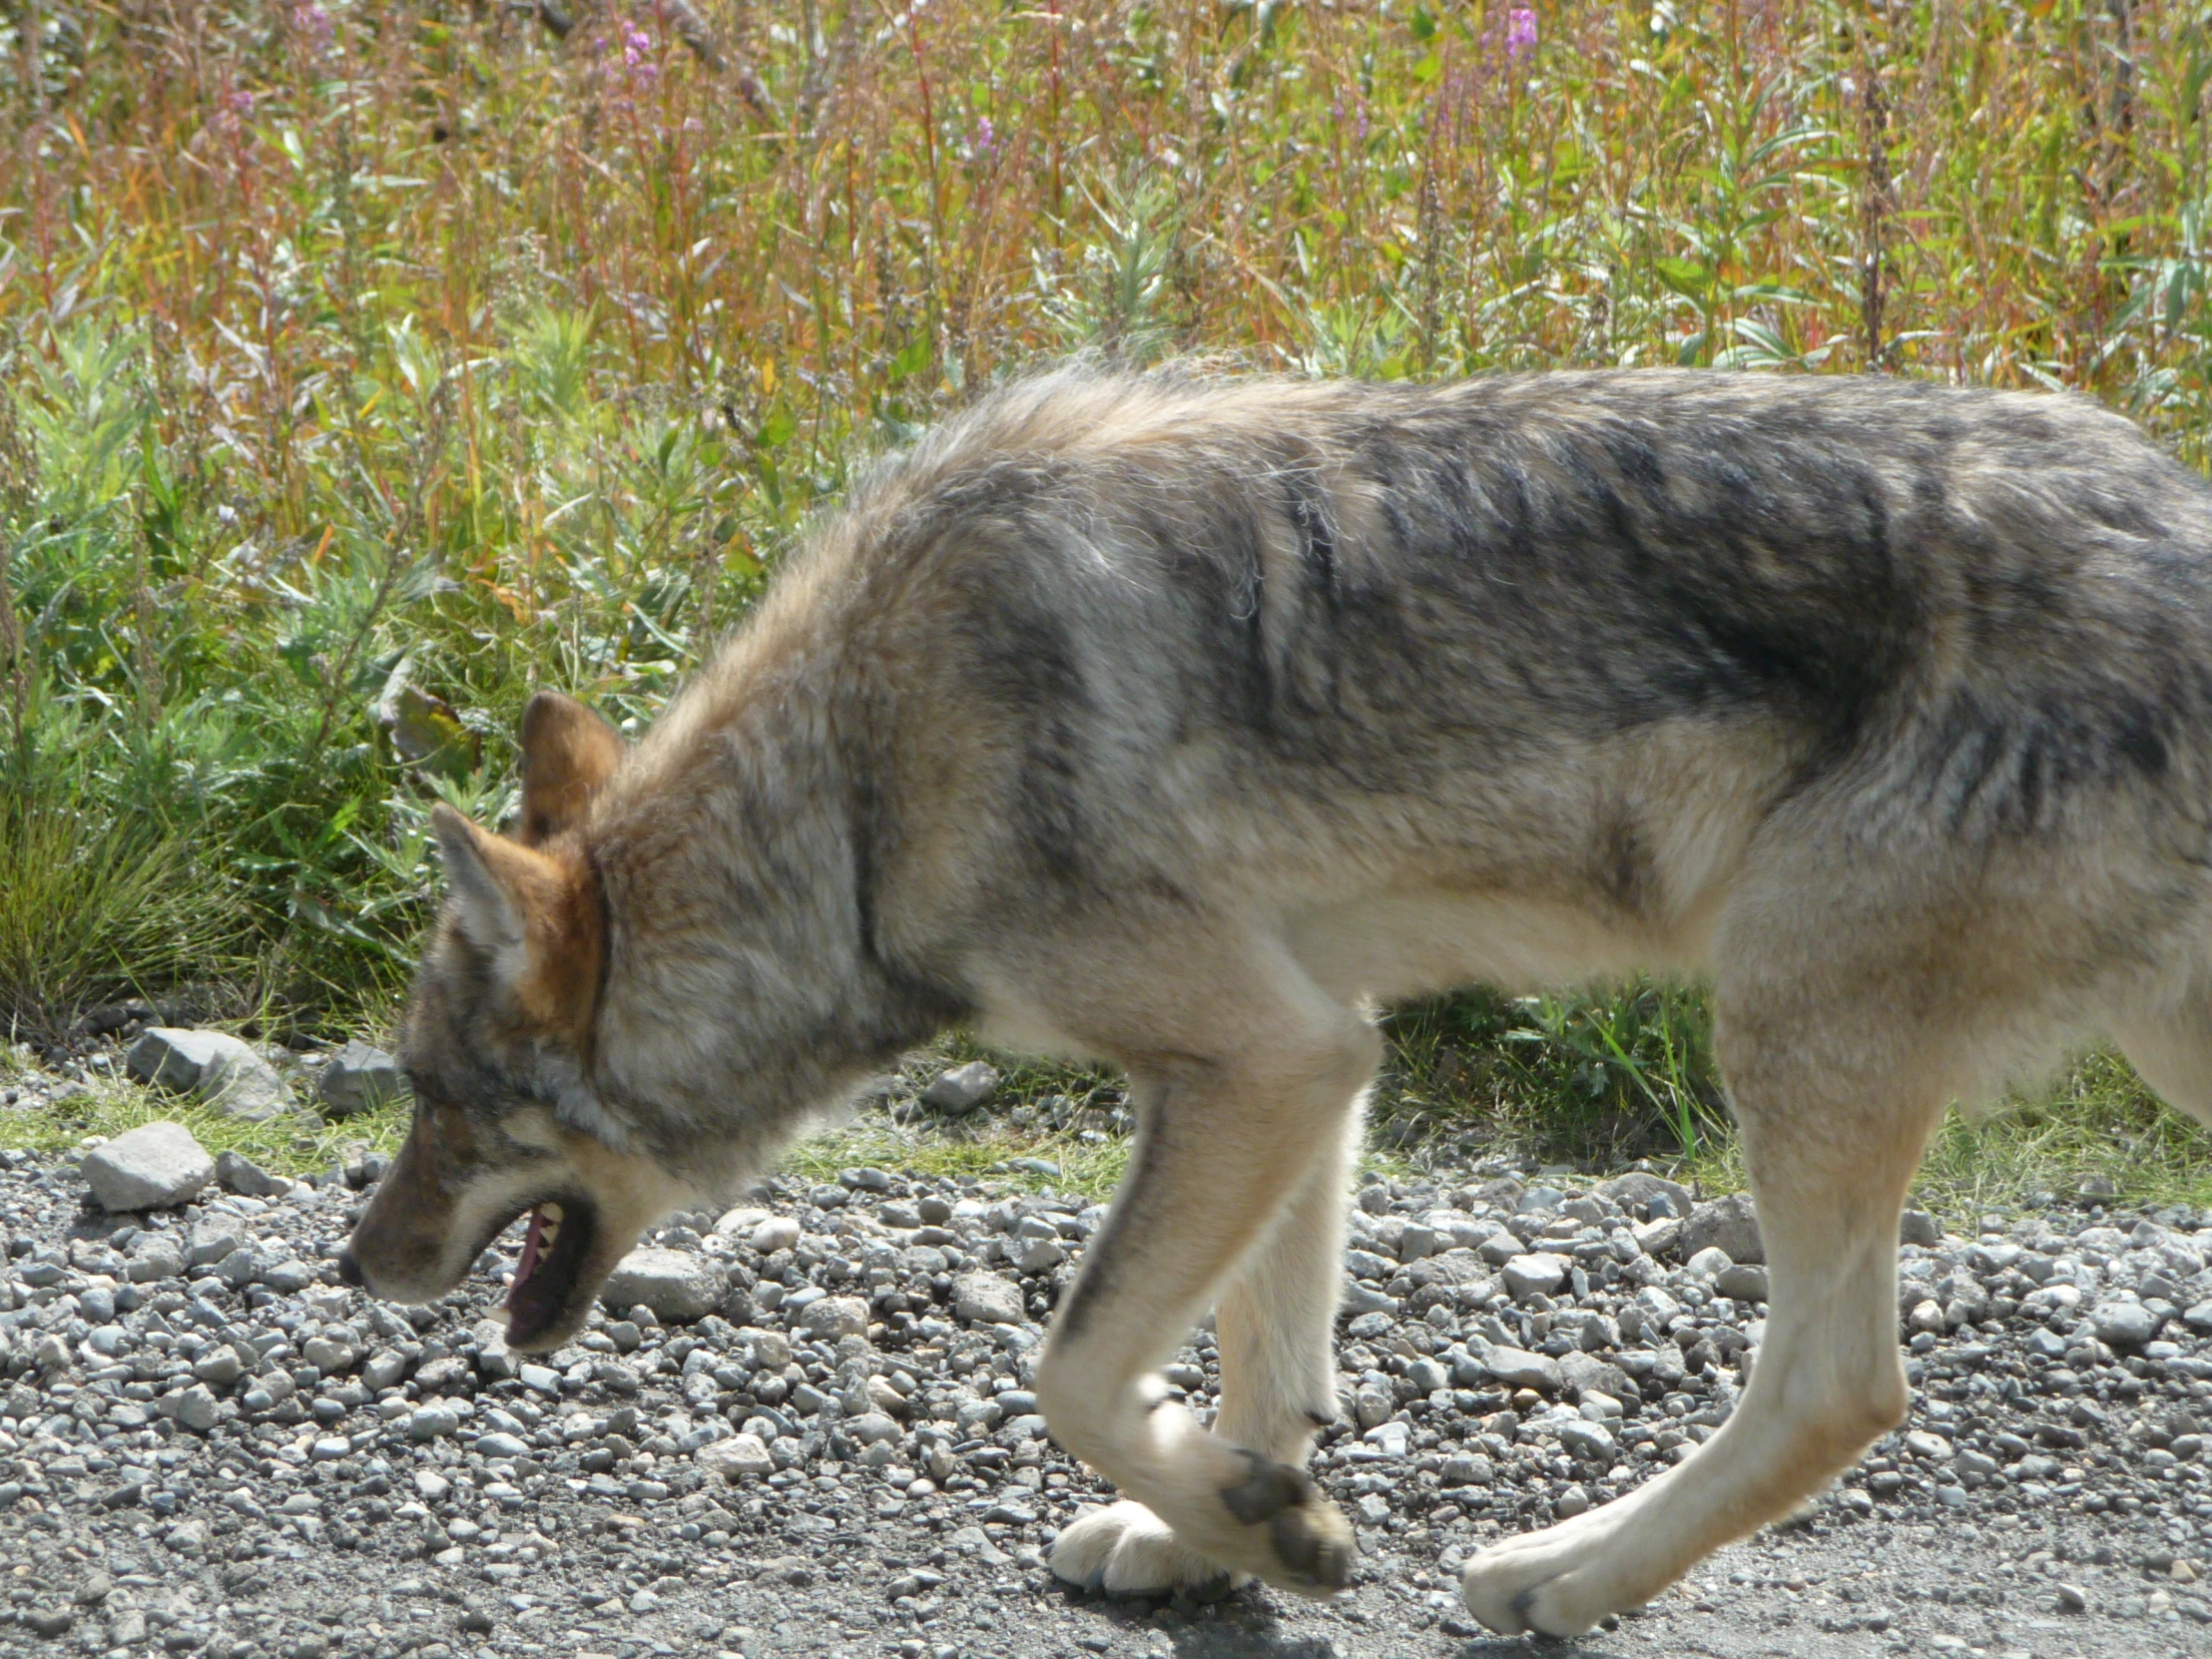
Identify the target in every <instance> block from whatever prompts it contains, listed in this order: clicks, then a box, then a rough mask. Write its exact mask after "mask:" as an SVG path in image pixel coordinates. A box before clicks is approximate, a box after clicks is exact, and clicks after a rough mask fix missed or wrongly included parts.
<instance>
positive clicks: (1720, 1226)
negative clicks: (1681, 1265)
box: [1682, 1193, 1767, 1264]
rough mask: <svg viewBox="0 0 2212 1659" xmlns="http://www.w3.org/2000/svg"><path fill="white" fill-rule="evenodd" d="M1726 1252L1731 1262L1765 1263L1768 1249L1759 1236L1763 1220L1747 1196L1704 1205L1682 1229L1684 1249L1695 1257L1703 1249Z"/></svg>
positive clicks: (1731, 1196) (1685, 1252) (1738, 1194)
mask: <svg viewBox="0 0 2212 1659" xmlns="http://www.w3.org/2000/svg"><path fill="white" fill-rule="evenodd" d="M1712 1249H1718V1250H1725V1251H1727V1252H1728V1259H1729V1260H1730V1261H1731V1262H1754V1263H1760V1264H1764V1263H1765V1261H1766V1260H1767V1247H1766V1245H1765V1243H1764V1242H1763V1241H1762V1240H1761V1239H1760V1236H1759V1217H1758V1215H1757V1213H1756V1212H1755V1211H1754V1210H1753V1209H1752V1204H1751V1199H1750V1197H1749V1196H1748V1195H1747V1194H1744V1193H1734V1194H1731V1195H1730V1196H1729V1197H1727V1198H1721V1199H1715V1200H1714V1201H1713V1202H1712V1203H1710V1204H1700V1205H1699V1206H1697V1208H1696V1209H1694V1210H1692V1211H1691V1212H1690V1219H1689V1220H1688V1221H1687V1222H1685V1223H1684V1224H1683V1227H1682V1250H1683V1253H1684V1254H1685V1255H1689V1256H1695V1255H1696V1254H1697V1253H1698V1252H1699V1251H1701V1250H1712Z"/></svg>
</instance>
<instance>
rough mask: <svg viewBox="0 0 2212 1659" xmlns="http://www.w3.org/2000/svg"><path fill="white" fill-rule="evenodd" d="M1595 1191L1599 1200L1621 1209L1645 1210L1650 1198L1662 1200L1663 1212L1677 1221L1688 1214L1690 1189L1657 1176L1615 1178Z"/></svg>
mask: <svg viewBox="0 0 2212 1659" xmlns="http://www.w3.org/2000/svg"><path fill="white" fill-rule="evenodd" d="M1595 1191H1596V1192H1597V1193H1598V1195H1599V1196H1600V1197H1602V1198H1609V1199H1611V1200H1612V1201H1613V1202H1614V1203H1615V1204H1618V1205H1620V1206H1621V1207H1622V1208H1624V1209H1633V1208H1636V1207H1637V1206H1643V1207H1645V1208H1646V1209H1648V1208H1649V1206H1650V1204H1651V1201H1652V1200H1653V1199H1654V1198H1658V1197H1664V1198H1665V1199H1666V1201H1667V1209H1668V1210H1669V1211H1670V1212H1671V1213H1672V1214H1673V1215H1674V1216H1676V1217H1677V1218H1679V1217H1682V1216H1686V1215H1688V1214H1689V1213H1690V1209H1691V1200H1690V1189H1689V1188H1687V1187H1685V1186H1683V1185H1681V1184H1680V1183H1679V1182H1674V1181H1668V1180H1666V1179H1664V1178H1662V1177H1660V1176H1656V1175H1647V1174H1645V1173H1644V1172H1643V1171H1642V1170H1634V1171H1631V1172H1630V1173H1629V1174H1627V1175H1616V1176H1615V1177H1614V1178H1613V1179H1612V1180H1610V1181H1600V1182H1599V1183H1598V1184H1597V1187H1596V1188H1595Z"/></svg>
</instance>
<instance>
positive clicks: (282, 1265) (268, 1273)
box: [261, 1260, 314, 1296]
mask: <svg viewBox="0 0 2212 1659" xmlns="http://www.w3.org/2000/svg"><path fill="white" fill-rule="evenodd" d="M261 1282H262V1283H263V1284H264V1285H267V1286H268V1287H269V1288H270V1289H271V1290H273V1291H275V1292H276V1293H277V1295H278V1296H296V1295H298V1294H299V1293H300V1292H301V1291H303V1290H305V1289H306V1288H307V1287H308V1286H309V1285H312V1284H313V1283H314V1269H312V1268H310V1267H309V1266H307V1264H306V1263H304V1262H301V1261H296V1260H295V1261H289V1262H277V1263H276V1264H274V1265H273V1266H270V1267H266V1268H264V1269H262V1271H261Z"/></svg>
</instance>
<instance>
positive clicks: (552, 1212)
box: [538, 1203, 567, 1227]
mask: <svg viewBox="0 0 2212 1659" xmlns="http://www.w3.org/2000/svg"><path fill="white" fill-rule="evenodd" d="M538 1215H539V1216H540V1217H541V1218H543V1219H544V1221H545V1223H546V1225H547V1226H549V1227H558V1226H560V1225H561V1222H562V1220H563V1218H564V1217H565V1216H566V1215H567V1212H566V1211H564V1210H563V1209H562V1208H561V1207H560V1206H559V1205H558V1204H550V1203H548V1204H541V1205H539V1206H538Z"/></svg>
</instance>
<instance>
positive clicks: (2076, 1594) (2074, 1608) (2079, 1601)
mask: <svg viewBox="0 0 2212 1659" xmlns="http://www.w3.org/2000/svg"><path fill="white" fill-rule="evenodd" d="M2107 1196H2109V1195H2107ZM2058 1605H2059V1607H2060V1609H2061V1610H2062V1611H2065V1612H2068V1613H2086V1612H2087V1611H2088V1610H2089V1597H2088V1595H2087V1594H2086V1593H2085V1592H2084V1591H2083V1590H2082V1588H2081V1586H2080V1585H2078V1584H2061V1585H2059V1586H2058Z"/></svg>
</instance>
